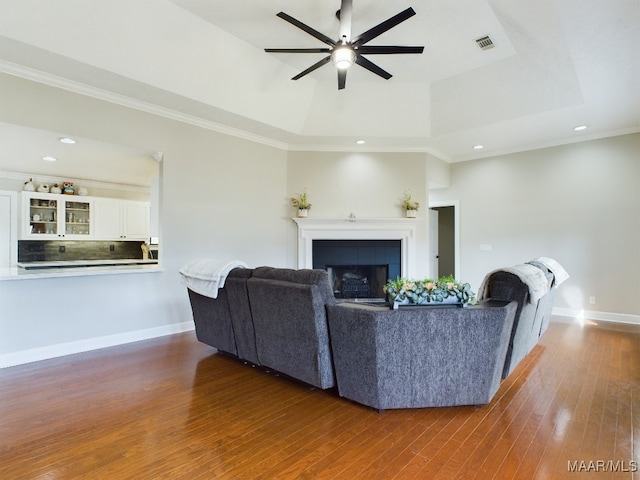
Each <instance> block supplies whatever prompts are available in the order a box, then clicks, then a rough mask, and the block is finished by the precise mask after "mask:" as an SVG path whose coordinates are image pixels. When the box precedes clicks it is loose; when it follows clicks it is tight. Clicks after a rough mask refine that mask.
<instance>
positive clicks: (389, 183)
mask: <svg viewBox="0 0 640 480" xmlns="http://www.w3.org/2000/svg"><path fill="white" fill-rule="evenodd" d="M287 189H288V192H289V196H294V195H296V194H298V193H301V192H302V191H305V190H306V192H307V194H308V195H309V198H310V201H311V204H312V209H311V210H310V216H312V217H316V218H344V219H345V220H346V219H347V217H348V216H349V215H350V214H351V213H353V214H354V215H355V216H356V218H398V217H403V216H404V211H403V210H402V208H401V202H402V197H403V194H404V192H405V191H410V192H411V194H412V197H413V198H414V199H415V200H417V201H418V202H420V205H421V206H422V208H421V209H420V211H419V213H418V217H419V218H418V219H416V223H417V226H418V232H417V238H416V240H417V243H418V245H419V248H418V252H417V258H416V259H415V260H414V261H415V264H414V267H415V271H416V272H417V274H418V275H419V276H427V273H428V272H427V268H428V259H427V252H428V249H427V248H426V245H427V240H428V239H427V236H428V230H427V218H428V216H427V215H426V212H427V211H428V210H427V208H426V205H427V155H426V154H424V153H345V152H342V153H341V152H290V153H289V161H288V165H287ZM291 214H292V215H293V214H294V211H293V210H291ZM293 233H294V234H295V229H293ZM289 253H290V254H293V256H290V257H289V258H290V260H291V261H294V260H295V250H293V249H290V250H289Z"/></svg>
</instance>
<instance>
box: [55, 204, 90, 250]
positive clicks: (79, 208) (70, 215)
mask: <svg viewBox="0 0 640 480" xmlns="http://www.w3.org/2000/svg"><path fill="white" fill-rule="evenodd" d="M67 198H68V197H67ZM67 198H64V199H63V200H60V203H61V204H63V205H62V206H63V207H64V212H61V215H60V218H59V220H60V221H59V222H58V225H60V223H63V229H61V232H63V233H64V235H63V236H64V237H65V238H66V239H70V240H86V239H88V238H91V234H92V233H93V232H92V224H93V222H92V210H93V202H92V201H91V200H80V198H81V197H72V198H68V199H67Z"/></svg>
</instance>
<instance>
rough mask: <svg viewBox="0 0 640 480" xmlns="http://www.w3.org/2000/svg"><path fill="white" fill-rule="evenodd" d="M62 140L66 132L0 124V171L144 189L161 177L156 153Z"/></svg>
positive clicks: (84, 140) (76, 139)
mask: <svg viewBox="0 0 640 480" xmlns="http://www.w3.org/2000/svg"><path fill="white" fill-rule="evenodd" d="M61 138H66V134H65V132H51V131H48V130H41V129H37V128H30V127H25V126H23V125H14V124H10V123H3V122H0V139H1V141H0V170H2V171H4V172H16V173H21V174H25V173H27V174H30V175H33V177H34V178H36V179H37V178H42V177H45V178H46V177H51V178H59V177H61V178H65V179H69V180H99V181H100V182H108V183H116V184H121V185H123V184H124V185H135V186H141V187H151V184H152V182H153V181H154V179H156V178H157V177H158V171H159V167H158V160H157V159H156V158H154V155H155V156H156V157H157V156H158V153H157V152H148V151H146V150H143V149H140V148H135V147H130V146H125V145H116V144H113V143H107V142H100V141H97V140H93V139H89V138H81V137H75V136H74V137H73V140H75V141H76V143H75V144H67V143H62V142H61V141H60V139H61ZM43 157H53V158H54V159H55V160H53V161H51V159H49V160H45V159H43ZM159 158H160V157H159ZM160 159H161V158H160ZM24 180H25V181H26V180H27V177H25V178H24ZM37 183H38V184H40V183H41V182H37Z"/></svg>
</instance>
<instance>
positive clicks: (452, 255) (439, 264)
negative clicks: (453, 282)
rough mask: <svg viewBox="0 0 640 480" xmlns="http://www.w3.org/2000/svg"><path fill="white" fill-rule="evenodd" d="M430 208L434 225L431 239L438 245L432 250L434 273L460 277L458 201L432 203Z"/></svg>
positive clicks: (439, 275) (438, 275) (431, 228)
mask: <svg viewBox="0 0 640 480" xmlns="http://www.w3.org/2000/svg"><path fill="white" fill-rule="evenodd" d="M429 210H432V211H433V212H434V215H432V216H431V218H433V220H434V222H433V223H434V225H431V227H430V231H431V237H432V238H430V239H429V241H430V242H431V243H432V244H434V245H437V251H435V252H432V255H435V259H432V262H433V264H434V267H433V271H434V273H437V275H435V274H433V273H432V276H434V277H442V276H445V275H453V276H454V277H455V278H456V279H459V278H460V215H459V213H460V212H459V210H460V209H459V206H458V204H457V202H446V203H445V202H442V203H437V204H436V203H434V204H431V205H430V207H429Z"/></svg>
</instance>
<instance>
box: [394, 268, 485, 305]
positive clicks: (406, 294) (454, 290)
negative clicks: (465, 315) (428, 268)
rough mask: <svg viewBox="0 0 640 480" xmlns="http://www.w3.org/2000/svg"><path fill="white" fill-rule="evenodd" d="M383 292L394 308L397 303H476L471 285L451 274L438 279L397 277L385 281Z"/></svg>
mask: <svg viewBox="0 0 640 480" xmlns="http://www.w3.org/2000/svg"><path fill="white" fill-rule="evenodd" d="M384 292H385V294H386V295H388V297H389V303H393V308H394V309H397V308H398V305H409V306H411V305H423V306H441V305H446V304H450V305H451V304H453V305H459V306H465V305H466V304H467V303H471V304H475V303H476V296H475V293H473V291H471V285H469V284H468V283H462V282H458V281H457V280H456V279H455V278H453V276H451V275H448V276H446V277H440V278H439V279H438V280H432V279H430V278H426V279H424V280H412V279H409V278H404V277H398V278H397V279H395V280H389V281H388V282H387V284H386V285H385V286H384Z"/></svg>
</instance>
